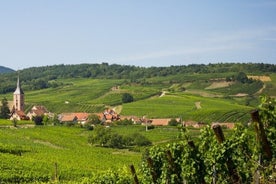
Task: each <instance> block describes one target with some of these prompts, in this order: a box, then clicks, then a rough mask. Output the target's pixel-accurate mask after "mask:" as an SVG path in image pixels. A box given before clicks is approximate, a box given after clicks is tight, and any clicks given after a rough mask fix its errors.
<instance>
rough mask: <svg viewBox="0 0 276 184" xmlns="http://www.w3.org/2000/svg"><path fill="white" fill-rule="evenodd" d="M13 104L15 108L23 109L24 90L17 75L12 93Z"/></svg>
mask: <svg viewBox="0 0 276 184" xmlns="http://www.w3.org/2000/svg"><path fill="white" fill-rule="evenodd" d="M13 105H14V108H15V110H18V111H24V106H25V104H24V92H23V90H22V89H21V86H20V81H19V75H18V77H17V86H16V90H15V91H14V93H13Z"/></svg>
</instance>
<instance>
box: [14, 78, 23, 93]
mask: <svg viewBox="0 0 276 184" xmlns="http://www.w3.org/2000/svg"><path fill="white" fill-rule="evenodd" d="M13 94H16V95H20V94H24V92H23V90H22V89H21V86H20V82H19V75H18V77H17V87H16V90H15V91H14V93H13Z"/></svg>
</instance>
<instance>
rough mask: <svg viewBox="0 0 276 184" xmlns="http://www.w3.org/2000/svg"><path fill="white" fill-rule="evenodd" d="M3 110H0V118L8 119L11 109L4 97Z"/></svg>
mask: <svg viewBox="0 0 276 184" xmlns="http://www.w3.org/2000/svg"><path fill="white" fill-rule="evenodd" d="M1 103H2V105H1V111H0V118H3V119H8V118H9V117H10V113H11V112H10V109H9V107H8V100H7V99H6V98H3V99H2V101H1Z"/></svg>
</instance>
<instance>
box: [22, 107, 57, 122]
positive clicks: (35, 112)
mask: <svg viewBox="0 0 276 184" xmlns="http://www.w3.org/2000/svg"><path fill="white" fill-rule="evenodd" d="M43 115H47V116H49V117H52V116H53V114H52V113H50V112H49V111H48V110H47V109H46V107H44V106H33V107H32V109H31V110H30V112H28V114H27V116H28V117H29V118H30V119H33V117H36V116H43Z"/></svg>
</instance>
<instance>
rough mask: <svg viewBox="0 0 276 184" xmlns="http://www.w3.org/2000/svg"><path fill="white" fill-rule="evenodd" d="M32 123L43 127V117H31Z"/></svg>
mask: <svg viewBox="0 0 276 184" xmlns="http://www.w3.org/2000/svg"><path fill="white" fill-rule="evenodd" d="M33 121H34V123H35V125H43V117H42V116H35V117H33Z"/></svg>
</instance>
